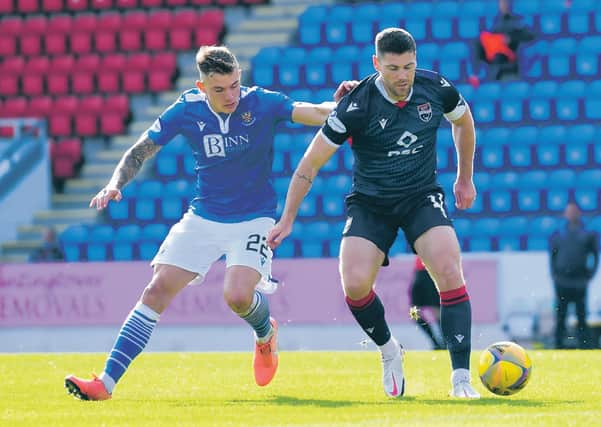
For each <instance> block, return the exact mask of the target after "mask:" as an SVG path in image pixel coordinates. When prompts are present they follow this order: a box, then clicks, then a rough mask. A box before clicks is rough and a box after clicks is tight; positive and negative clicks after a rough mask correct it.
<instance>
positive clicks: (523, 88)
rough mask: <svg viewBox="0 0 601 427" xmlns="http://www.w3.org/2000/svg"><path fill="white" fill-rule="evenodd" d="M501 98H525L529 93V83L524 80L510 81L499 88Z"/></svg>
mask: <svg viewBox="0 0 601 427" xmlns="http://www.w3.org/2000/svg"><path fill="white" fill-rule="evenodd" d="M501 93H502V94H503V98H505V99H507V98H509V99H525V98H527V97H529V95H530V84H528V83H526V82H510V83H506V84H504V85H503V86H502V88H501Z"/></svg>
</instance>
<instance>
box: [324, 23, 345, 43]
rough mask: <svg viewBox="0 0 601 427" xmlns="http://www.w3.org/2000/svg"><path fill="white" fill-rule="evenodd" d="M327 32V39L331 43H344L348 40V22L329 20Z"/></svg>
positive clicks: (326, 27)
mask: <svg viewBox="0 0 601 427" xmlns="http://www.w3.org/2000/svg"><path fill="white" fill-rule="evenodd" d="M325 32H326V41H327V42H328V43H330V44H343V43H346V41H347V40H348V33H347V24H346V23H344V22H329V23H328V24H327V25H326V26H325Z"/></svg>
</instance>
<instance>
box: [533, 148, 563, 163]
mask: <svg viewBox="0 0 601 427" xmlns="http://www.w3.org/2000/svg"><path fill="white" fill-rule="evenodd" d="M536 157H537V161H538V164H539V165H540V166H544V167H550V166H557V165H559V162H560V158H559V145H558V144H549V143H543V142H541V144H540V145H539V146H538V147H537V148H536Z"/></svg>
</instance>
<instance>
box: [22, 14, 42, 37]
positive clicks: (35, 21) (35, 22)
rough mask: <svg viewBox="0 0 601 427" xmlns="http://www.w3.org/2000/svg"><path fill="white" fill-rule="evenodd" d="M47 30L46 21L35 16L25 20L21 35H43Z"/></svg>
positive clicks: (40, 16) (39, 16)
mask: <svg viewBox="0 0 601 427" xmlns="http://www.w3.org/2000/svg"><path fill="white" fill-rule="evenodd" d="M47 29H48V19H47V18H46V17H45V16H43V15H36V16H32V17H29V18H27V19H25V21H24V22H23V29H22V31H21V34H44V33H45V32H46V30H47Z"/></svg>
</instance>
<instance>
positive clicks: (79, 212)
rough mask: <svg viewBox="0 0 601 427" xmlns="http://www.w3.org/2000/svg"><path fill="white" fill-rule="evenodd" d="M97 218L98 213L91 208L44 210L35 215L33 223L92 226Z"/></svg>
mask: <svg viewBox="0 0 601 427" xmlns="http://www.w3.org/2000/svg"><path fill="white" fill-rule="evenodd" d="M97 218H98V212H97V211H96V210H95V209H91V208H86V209H59V210H44V211H39V212H36V213H35V214H34V215H33V223H34V224H37V225H47V226H51V225H52V226H53V225H55V224H64V223H79V224H91V223H94V222H96V220H97Z"/></svg>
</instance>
